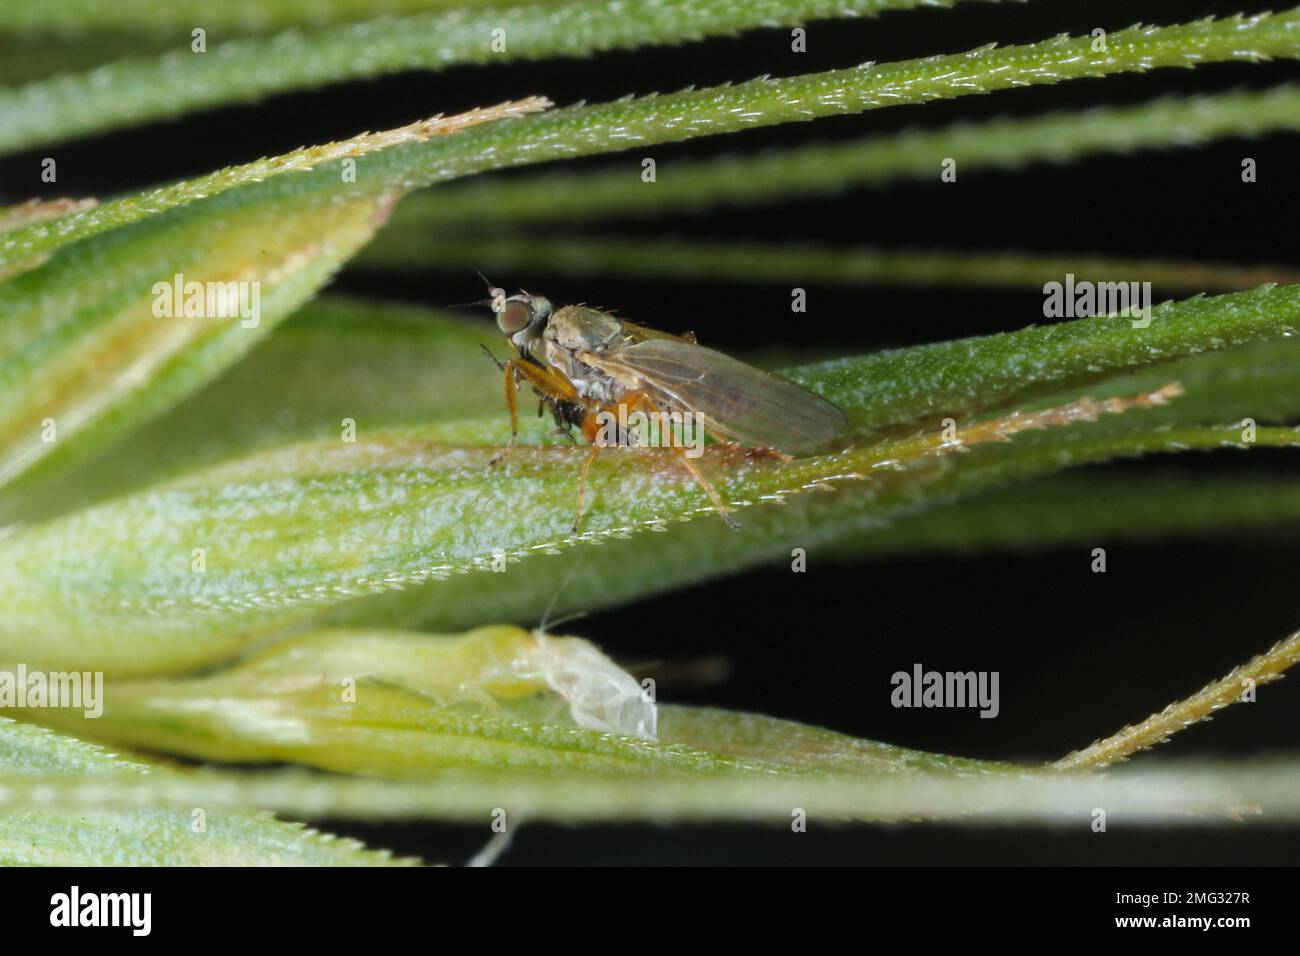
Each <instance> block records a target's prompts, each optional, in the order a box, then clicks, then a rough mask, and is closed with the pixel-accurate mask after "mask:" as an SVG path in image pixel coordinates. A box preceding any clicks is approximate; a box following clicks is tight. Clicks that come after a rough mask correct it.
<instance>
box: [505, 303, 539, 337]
mask: <svg viewBox="0 0 1300 956" xmlns="http://www.w3.org/2000/svg"><path fill="white" fill-rule="evenodd" d="M532 320H533V309H532V306H530V305H529V304H528V303H527V302H521V301H519V300H518V299H506V301H505V303H504V305H503V306H502V308H501V311H500V312H498V313H497V325H498V326H499V327H500V329H501V331H502V332H504V333H505V334H506V335H514V334H515V333H516V332H520V331H522V330H523V329H525V328H527V327H528V323H529V322H531V321H532Z"/></svg>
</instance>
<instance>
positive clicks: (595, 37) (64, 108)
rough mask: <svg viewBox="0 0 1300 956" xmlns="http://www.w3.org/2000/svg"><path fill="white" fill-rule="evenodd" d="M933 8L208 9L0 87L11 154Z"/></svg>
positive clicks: (802, 4)
mask: <svg viewBox="0 0 1300 956" xmlns="http://www.w3.org/2000/svg"><path fill="white" fill-rule="evenodd" d="M947 2H948V3H952V2H955V0H947ZM922 5H923V4H922V0H625V2H623V3H620V4H618V5H617V6H615V7H611V6H610V5H609V4H608V3H604V2H579V3H567V4H523V5H519V6H507V7H497V8H495V9H490V10H482V9H474V8H472V7H471V8H468V9H460V10H451V11H448V12H442V13H434V14H428V15H423V16H411V17H403V18H393V19H376V20H371V21H367V22H363V23H357V24H347V25H342V26H335V27H329V28H326V29H322V30H315V31H310V32H302V33H298V32H289V33H284V34H281V35H280V36H277V37H271V38H267V39H261V38H256V39H242V40H233V41H231V42H229V43H224V44H220V45H216V41H217V39H218V37H217V36H214V37H213V41H212V42H213V43H214V46H213V49H212V50H211V52H205V53H195V52H192V51H191V49H190V47H189V42H188V40H189V38H188V36H187V34H188V28H192V27H193V26H195V25H196V24H197V25H202V24H204V23H205V17H198V18H197V19H192V20H186V21H183V22H184V24H185V26H186V28H187V29H186V31H185V33H181V34H179V35H180V36H181V37H183V39H184V43H183V45H182V46H181V47H180V48H179V49H177V50H174V51H173V52H171V53H169V54H166V55H164V56H162V57H159V58H157V59H153V60H126V61H122V62H120V63H114V64H109V65H107V66H103V67H100V68H99V69H97V70H95V71H93V72H91V73H84V74H81V75H79V76H75V75H74V76H62V77H57V78H55V79H52V80H46V81H39V82H36V83H32V84H29V85H27V86H24V87H20V88H18V89H13V90H8V91H4V90H0V152H11V151H14V150H18V149H27V148H30V147H33V146H37V145H41V144H43V143H48V142H58V141H61V140H65V139H67V138H69V137H72V136H79V135H84V134H86V133H94V132H98V131H100V130H104V129H113V128H121V127H123V126H127V125H132V124H138V123H143V122H148V121H150V120H158V119H164V118H166V117H170V116H178V115H181V114H183V113H186V112H189V111H192V110H195V109H200V108H203V107H212V106H218V105H224V104H229V103H248V102H254V101H256V100H258V99H260V98H262V97H264V96H267V95H269V94H272V93H280V92H285V91H287V90H294V89H304V88H313V87H317V86H322V85H325V84H327V83H337V82H340V81H342V80H349V79H360V78H363V77H374V76H382V75H385V74H391V73H398V72H401V71H403V70H415V69H425V70H441V69H446V68H448V67H451V66H455V65H458V64H486V63H501V62H506V61H509V60H512V59H527V60H537V59H545V58H548V57H556V56H583V55H590V54H592V53H597V52H602V51H607V50H625V49H632V48H635V47H639V46H646V45H650V44H663V43H681V42H683V41H686V40H698V39H703V38H704V37H709V36H718V35H729V34H734V33H737V32H739V31H741V30H746V29H750V28H753V27H758V26H796V25H798V24H800V23H803V22H805V21H807V20H810V19H815V18H818V17H826V16H853V15H855V14H856V15H862V14H872V13H877V12H879V11H881V10H897V9H909V8H912V7H917V6H922ZM494 31H504V33H501V32H494ZM1243 40H1244V41H1245V42H1247V43H1249V42H1250V41H1249V40H1247V39H1246V38H1244V37H1243Z"/></svg>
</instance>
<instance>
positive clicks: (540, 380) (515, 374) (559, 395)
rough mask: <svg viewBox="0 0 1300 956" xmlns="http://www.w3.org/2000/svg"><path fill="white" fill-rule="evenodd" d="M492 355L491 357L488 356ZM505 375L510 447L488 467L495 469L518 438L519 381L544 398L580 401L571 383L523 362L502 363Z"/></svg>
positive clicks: (514, 359) (519, 360)
mask: <svg viewBox="0 0 1300 956" xmlns="http://www.w3.org/2000/svg"><path fill="white" fill-rule="evenodd" d="M489 354H491V353H489ZM499 364H500V366H501V369H502V370H503V371H504V372H505V375H506V407H507V408H509V409H510V443H509V444H508V445H506V447H505V448H504V449H503V450H502V451H501V453H500V454H498V455H496V456H495V457H494V458H493V459H492V460H491V461H490V462H489V463H488V464H489V465H495V464H496V463H497V462H499V461H501V459H503V458H505V457H506V456H507V455H508V454H510V452H511V451H512V450H513V449H514V447H515V442H516V440H517V439H518V437H519V397H518V394H517V393H518V391H519V380H520V379H523V380H524V381H526V382H528V384H530V385H531V386H532V387H533V388H535V389H536V390H537V392H538V394H539V395H541V396H542V397H543V398H551V399H557V400H560V401H566V402H577V401H579V398H578V392H577V390H576V389H575V388H574V387H573V385H572V384H570V382H569V381H568V379H566V378H564V377H563V376H561V375H559V374H558V373H555V372H552V371H551V370H549V369H545V368H542V367H541V366H539V365H535V364H533V363H532V362H527V361H525V360H524V359H517V358H512V359H506V360H505V361H504V362H501V363H499Z"/></svg>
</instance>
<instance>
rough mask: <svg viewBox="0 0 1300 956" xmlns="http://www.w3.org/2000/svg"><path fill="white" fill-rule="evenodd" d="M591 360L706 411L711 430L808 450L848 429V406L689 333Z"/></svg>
mask: <svg viewBox="0 0 1300 956" xmlns="http://www.w3.org/2000/svg"><path fill="white" fill-rule="evenodd" d="M582 358H583V360H584V361H586V362H589V363H591V364H593V365H595V366H596V367H597V368H599V369H601V370H602V371H605V372H607V373H609V374H612V375H616V376H618V377H619V378H621V379H622V380H624V381H627V380H628V379H629V378H630V377H632V376H635V377H638V378H640V379H642V380H643V381H644V382H645V383H646V385H647V386H649V387H650V388H651V389H653V390H657V391H660V392H662V393H664V394H665V395H667V396H668V397H669V398H671V399H672V400H673V401H674V402H675V403H676V404H677V405H679V406H681V407H682V409H683V410H689V411H693V412H697V413H699V414H702V415H703V416H704V417H705V421H704V428H705V432H706V433H708V432H709V431H713V432H716V433H718V434H721V435H723V436H725V437H727V438H732V439H734V440H736V441H740V442H744V443H745V444H747V445H760V446H765V447H773V448H779V449H781V450H782V451H789V452H808V451H813V450H815V449H817V448H820V447H821V446H822V445H825V444H826V443H827V442H828V441H830V440H831V439H832V438H834V437H835V436H836V435H838V434H839V433H840V432H841V431H843V430H844V426H845V425H846V424H847V420H846V419H845V417H844V413H843V412H842V411H840V410H839V408H837V407H836V406H835V405H833V404H832V403H831V402H828V401H827V400H826V399H824V398H821V397H820V396H818V395H814V394H813V393H812V392H810V391H808V390H807V389H805V388H803V387H802V386H799V385H796V384H795V383H794V382H791V381H790V380H789V379H784V378H781V377H780V376H779V375H772V374H770V373H768V372H763V371H760V370H759V369H756V368H754V367H753V366H751V365H746V364H745V363H744V362H740V361H737V360H736V359H734V358H731V356H729V355H723V354H722V353H721V352H715V351H714V350H713V349H706V348H704V347H703V346H700V345H695V344H694V343H691V342H688V341H686V340H684V339H678V338H651V339H645V340H643V341H639V342H636V343H635V344H633V345H629V346H626V347H625V348H621V349H612V350H610V351H608V352H601V353H596V354H584V355H583V356H582Z"/></svg>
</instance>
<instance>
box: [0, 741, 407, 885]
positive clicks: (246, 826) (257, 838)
mask: <svg viewBox="0 0 1300 956" xmlns="http://www.w3.org/2000/svg"><path fill="white" fill-rule="evenodd" d="M0 775H3V781H4V782H3V784H0V791H6V792H8V791H9V788H11V787H12V788H16V789H21V788H23V787H24V786H25V785H26V786H31V785H32V783H33V782H35V783H36V786H35V787H34V788H33V789H34V791H35V792H33V793H31V796H32V797H33V798H34V799H31V800H30V801H29V802H27V803H26V805H25V806H22V807H18V808H15V807H13V806H12V805H6V806H5V808H4V809H3V810H0V865H5V866H276V865H278V866H376V865H380V866H382V865H391V864H393V863H403V862H405V863H409V862H411V861H395V860H392V859H391V858H390V857H389V855H388V854H387V853H377V852H373V851H369V850H365V849H363V848H362V846H361V845H360V844H359V843H357V842H355V841H353V840H345V839H339V838H338V837H334V836H331V835H329V834H325V833H318V832H316V831H314V830H310V829H307V828H305V827H303V826H302V825H301V824H293V823H281V822H280V821H278V820H275V819H273V818H272V817H270V816H269V815H268V814H265V813H257V812H249V811H247V810H243V809H239V808H232V807H230V806H228V805H213V804H211V803H210V801H208V800H207V799H206V798H205V796H204V795H203V793H202V792H201V790H199V791H198V792H196V793H194V794H193V802H192V803H191V804H190V805H189V806H188V807H181V806H173V807H168V808H157V809H143V810H136V809H130V808H122V807H104V806H102V805H100V804H98V803H95V802H93V801H92V802H91V803H90V804H88V805H83V806H81V807H79V808H77V809H76V810H75V811H70V810H67V809H58V808H52V807H50V806H49V802H50V801H49V799H48V791H45V796H43V795H42V791H41V787H47V788H48V787H53V788H56V789H57V788H58V787H60V786H66V785H68V784H69V783H72V784H74V785H75V786H78V787H86V788H88V789H90V790H93V789H94V788H95V787H96V786H104V785H110V786H111V785H112V784H113V783H123V784H125V785H127V786H129V787H131V786H136V787H142V788H144V789H146V790H147V789H148V787H149V786H150V785H151V783H152V781H153V780H154V779H155V776H158V777H162V778H172V779H175V780H177V781H185V780H186V779H187V777H186V775H185V774H182V773H179V772H176V771H170V770H166V769H163V768H161V767H154V766H151V765H149V764H146V763H143V762H140V761H138V760H126V759H124V758H122V757H118V756H115V755H113V754H110V753H108V752H106V751H104V750H102V749H101V748H99V747H96V746H93V745H91V744H87V743H83V742H81V741H79V740H73V739H71V738H69V737H61V736H58V735H56V734H54V733H51V732H50V731H48V730H43V729H40V728H38V727H32V726H29V725H25V724H20V723H16V722H14V721H13V720H10V719H9V718H7V717H5V718H0ZM4 802H5V803H8V801H4Z"/></svg>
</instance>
